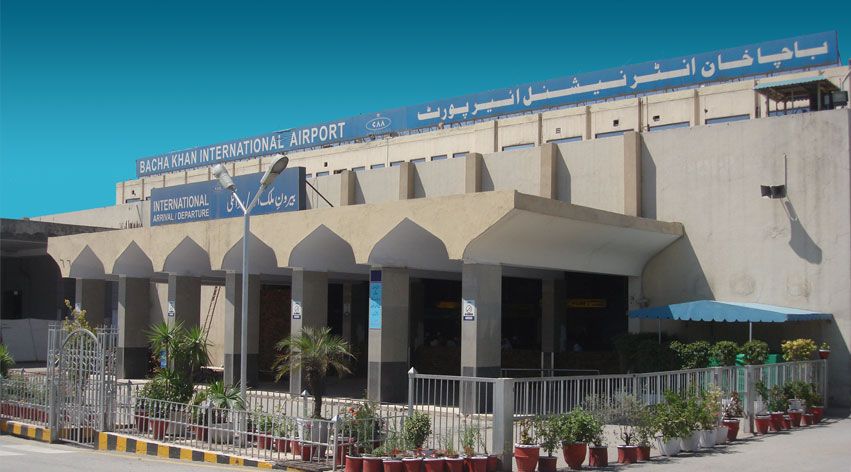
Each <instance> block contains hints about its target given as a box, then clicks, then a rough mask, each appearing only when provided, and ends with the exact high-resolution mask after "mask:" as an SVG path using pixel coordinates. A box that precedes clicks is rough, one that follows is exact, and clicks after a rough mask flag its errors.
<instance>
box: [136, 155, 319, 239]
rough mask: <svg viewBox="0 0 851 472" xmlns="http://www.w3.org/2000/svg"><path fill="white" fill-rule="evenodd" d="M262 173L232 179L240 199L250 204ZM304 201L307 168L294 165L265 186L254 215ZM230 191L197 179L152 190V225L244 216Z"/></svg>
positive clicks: (293, 207) (287, 208)
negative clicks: (188, 182)
mask: <svg viewBox="0 0 851 472" xmlns="http://www.w3.org/2000/svg"><path fill="white" fill-rule="evenodd" d="M262 176H263V173H262V172H258V173H256V174H248V175H238V176H236V177H234V178H233V181H234V183H235V184H236V191H237V193H238V194H239V198H240V199H242V202H243V203H244V204H245V205H248V204H249V202H250V201H251V199H252V198H253V197H254V193H255V192H257V189H258V188H260V178H261V177H262ZM304 204H305V193H304V167H291V168H288V169H286V170H284V172H282V173H281V175H279V176H278V178H277V179H275V181H274V182H273V183H272V185H270V186H268V187H266V189H265V190H264V191H263V194H262V195H260V199H259V200H258V201H257V205H256V206H255V207H254V209H253V210H252V211H251V214H252V215H266V214H269V213H278V212H282V211H298V210H303V209H304ZM242 215H243V213H242V210H241V209H240V208H239V204H238V203H237V201H236V199H235V198H234V196H233V193H232V192H231V191H230V190H227V189H224V188H222V186H221V185H219V182H218V181H216V180H209V181H204V182H196V183H192V184H186V185H175V186H173V187H165V188H155V189H153V190H152V191H151V226H158V225H167V224H174V223H189V222H192V221H204V220H215V219H218V218H230V217H233V216H242Z"/></svg>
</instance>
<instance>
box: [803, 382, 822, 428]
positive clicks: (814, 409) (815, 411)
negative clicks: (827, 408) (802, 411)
mask: <svg viewBox="0 0 851 472" xmlns="http://www.w3.org/2000/svg"><path fill="white" fill-rule="evenodd" d="M811 391H812V393H810V395H809V397H810V398H809V399H808V401H807V409H808V411H809V412H810V413H811V414H812V415H813V420H812V424H818V423H821V419H822V417H823V416H824V400H823V399H822V396H821V395H820V394H819V393H818V391H816V388H815V385H813V386H812V390H811Z"/></svg>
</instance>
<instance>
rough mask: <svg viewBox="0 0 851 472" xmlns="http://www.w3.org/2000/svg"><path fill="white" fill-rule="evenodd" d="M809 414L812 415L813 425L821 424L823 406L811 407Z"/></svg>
mask: <svg viewBox="0 0 851 472" xmlns="http://www.w3.org/2000/svg"><path fill="white" fill-rule="evenodd" d="M810 413H812V414H813V424H819V423H821V419H822V417H824V407H823V406H811V407H810Z"/></svg>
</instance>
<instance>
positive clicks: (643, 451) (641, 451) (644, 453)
mask: <svg viewBox="0 0 851 472" xmlns="http://www.w3.org/2000/svg"><path fill="white" fill-rule="evenodd" d="M649 460H650V446H638V462H647V461H649Z"/></svg>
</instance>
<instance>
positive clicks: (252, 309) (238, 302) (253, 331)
mask: <svg viewBox="0 0 851 472" xmlns="http://www.w3.org/2000/svg"><path fill="white" fill-rule="evenodd" d="M247 316H248V346H247V348H248V349H247V350H246V352H247V354H248V363H247V368H248V372H247V380H248V385H256V384H257V353H258V352H259V345H260V276H259V275H257V274H251V275H249V276H248V314H247ZM224 331H225V342H224V347H225V349H224V354H225V372H224V382H225V384H226V385H238V384H239V381H240V379H241V377H240V375H241V374H240V371H239V364H240V352H241V346H242V345H241V344H240V342H241V339H242V338H241V336H242V274H240V273H238V272H228V273H227V274H226V275H225V330H224Z"/></svg>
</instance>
